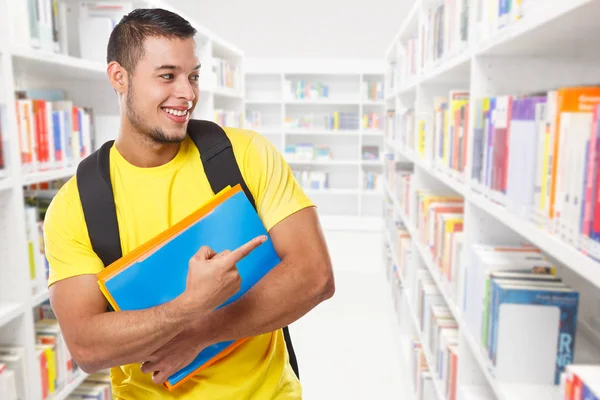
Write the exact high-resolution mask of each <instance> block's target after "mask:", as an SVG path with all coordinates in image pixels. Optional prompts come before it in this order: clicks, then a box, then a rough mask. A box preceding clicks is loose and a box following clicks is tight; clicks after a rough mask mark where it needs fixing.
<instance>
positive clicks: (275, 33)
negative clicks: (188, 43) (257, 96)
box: [168, 0, 414, 57]
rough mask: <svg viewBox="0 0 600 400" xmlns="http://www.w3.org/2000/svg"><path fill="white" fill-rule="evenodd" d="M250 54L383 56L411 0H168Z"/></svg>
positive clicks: (253, 55) (270, 55) (252, 55)
mask: <svg viewBox="0 0 600 400" xmlns="http://www.w3.org/2000/svg"><path fill="white" fill-rule="evenodd" d="M168 1H169V2H170V3H171V4H172V5H173V6H174V7H176V8H177V9H180V10H181V11H182V12H185V13H186V14H188V15H189V16H190V18H193V19H194V20H196V21H197V22H198V23H200V24H202V25H204V26H205V27H206V28H208V29H210V30H212V31H214V32H215V33H217V34H218V35H219V36H221V37H223V38H224V39H225V40H227V41H229V42H231V43H233V44H234V45H236V46H237V47H239V48H241V49H242V50H243V51H244V53H245V54H246V56H249V57H384V55H385V51H386V49H387V47H388V46H389V44H390V43H391V42H392V40H393V38H394V35H395V34H396V32H397V31H398V29H399V28H400V23H401V22H402V20H403V19H404V16H405V15H406V13H407V12H408V9H409V8H410V5H412V3H413V2H414V0H368V1H366V0H358V1H356V0H354V1H356V2H355V3H351V2H350V1H348V0H302V1H289V0H287V1H286V0H202V1H191V0H168Z"/></svg>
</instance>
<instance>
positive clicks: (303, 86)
mask: <svg viewBox="0 0 600 400" xmlns="http://www.w3.org/2000/svg"><path fill="white" fill-rule="evenodd" d="M283 93H284V95H285V99H286V100H319V99H328V98H329V85H327V84H324V83H322V82H308V81H306V80H305V79H299V80H297V81H296V82H292V81H291V80H289V79H286V80H285V81H284V83H283Z"/></svg>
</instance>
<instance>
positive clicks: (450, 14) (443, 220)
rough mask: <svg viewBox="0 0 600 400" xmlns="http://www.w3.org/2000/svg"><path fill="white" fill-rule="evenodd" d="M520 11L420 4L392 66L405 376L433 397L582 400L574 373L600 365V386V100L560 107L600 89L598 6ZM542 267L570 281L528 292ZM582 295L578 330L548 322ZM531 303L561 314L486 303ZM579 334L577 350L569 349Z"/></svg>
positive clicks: (389, 161) (394, 234)
mask: <svg viewBox="0 0 600 400" xmlns="http://www.w3.org/2000/svg"><path fill="white" fill-rule="evenodd" d="M511 4H512V5H511V7H508V8H504V6H503V5H506V2H502V1H496V0H473V1H466V0H458V1H453V2H444V1H420V0H417V1H415V2H414V5H413V7H412V8H411V10H410V12H409V13H408V14H407V16H406V17H405V19H404V20H403V21H402V23H401V24H400V27H399V31H398V34H397V35H396V36H395V38H394V39H393V41H392V43H391V44H390V45H389V47H388V50H387V52H386V54H385V56H384V57H385V61H386V70H385V82H386V85H385V86H386V87H385V90H386V98H385V101H386V113H387V114H386V128H385V129H386V133H385V138H384V144H385V147H386V151H385V157H384V175H385V182H384V185H385V188H384V196H385V201H384V235H383V237H384V244H383V250H384V254H385V257H386V260H387V269H388V278H389V282H390V289H391V292H392V296H393V299H394V304H395V305H396V311H397V314H398V318H399V320H400V325H401V327H402V330H403V331H402V334H401V336H400V339H399V340H400V342H401V343H402V346H401V347H402V352H403V356H404V359H405V360H406V368H407V371H409V372H410V374H411V377H412V378H413V382H412V383H413V387H412V389H413V392H415V393H416V392H417V391H418V392H419V393H418V394H419V395H421V396H423V397H422V398H424V399H431V400H442V399H471V398H473V399H490V400H509V399H510V400H519V399H528V400H529V399H540V400H541V399H544V400H546V399H549V400H559V399H563V398H564V399H567V398H568V399H570V398H571V397H569V396H565V395H564V393H563V390H564V388H565V379H566V378H567V374H566V373H564V372H565V371H566V370H567V369H568V370H575V371H577V367H579V364H591V365H593V366H596V369H595V370H594V371H596V372H595V373H596V375H591V376H595V378H596V380H597V378H598V377H599V376H600V375H597V371H598V368H597V366H598V365H600V318H598V313H597V310H598V306H599V305H600V258H599V257H598V255H597V249H596V245H595V239H594V236H592V235H593V232H594V227H593V224H594V221H595V218H596V215H595V208H594V205H593V204H594V203H591V202H592V201H593V199H594V198H595V195H593V193H595V191H596V187H597V184H596V176H597V171H596V167H595V165H596V161H595V160H596V156H595V155H593V154H594V153H591V152H592V151H597V150H595V149H596V148H597V146H595V145H594V143H595V140H596V135H595V133H596V129H597V123H596V120H597V116H596V113H597V108H598V107H597V104H598V102H600V99H599V98H598V97H595V92H594V90H593V89H589V90H588V91H587V92H584V93H583V94H581V93H577V92H576V94H575V95H572V96H571V97H574V98H576V99H577V101H578V102H579V103H577V102H576V104H578V107H579V108H578V109H577V110H576V111H571V110H570V109H567V108H565V107H566V106H562V104H563V103H560V105H557V106H555V105H554V104H556V103H553V101H554V100H553V99H554V97H553V96H557V97H556V98H559V96H560V98H568V91H561V90H559V89H562V88H565V87H574V86H597V85H598V82H600V74H599V73H598V70H597V68H595V67H594V65H597V61H598V60H600V53H599V52H598V50H597V49H598V47H597V43H596V41H595V39H590V38H594V37H597V34H598V33H600V28H599V27H598V25H597V23H596V21H597V18H598V17H599V16H600V2H598V1H589V0H581V1H580V0H576V1H569V2H542V1H536V0H531V1H523V2H512V3H511ZM436 33H437V34H436ZM579 90H581V89H579ZM555 92H556V94H554V93H555ZM572 92H575V90H574V89H572ZM586 97H587V98H586ZM540 98H542V99H540ZM557 101H558V100H557ZM536 102H537V104H536ZM564 104H567V103H566V100H565V101H564ZM580 104H584V106H581V105H580ZM588 104H590V105H588ZM560 107H562V108H560ZM557 110H560V111H557ZM558 115H560V116H561V117H560V118H561V119H560V120H558V122H557V116H558ZM563 115H564V116H563ZM575 124H578V125H575ZM554 126H557V127H559V128H557V129H558V132H559V133H560V136H559V135H558V134H554V135H556V136H551V135H552V132H555V130H554ZM562 135H568V137H569V141H566V140H565V139H564V137H565V136H562ZM557 137H558V138H560V137H563V139H556V140H557V141H556V144H557V146H556V148H555V147H554V146H553V145H554V141H553V140H555V138H557ZM558 140H561V141H560V142H559V141H558ZM540 149H545V150H543V151H540ZM556 149H558V150H556ZM590 153H591V154H592V155H593V156H590ZM549 157H553V159H549ZM590 157H591V158H590ZM552 160H555V161H554V164H555V165H554V164H553V162H552ZM552 181H556V183H552ZM554 187H555V188H556V192H557V193H558V194H557V195H556V198H555V199H554V198H553V199H552V200H550V198H551V193H552V191H553V188H554ZM588 193H590V194H588ZM590 196H594V197H590ZM586 204H589V205H588V206H587V207H586ZM552 208H554V209H555V212H554V213H553V214H552V213H551V212H550V211H549V210H550V209H552ZM586 209H587V210H591V211H586ZM586 226H587V227H588V228H587V229H588V230H587V231H586V230H585V229H586V228H585V227H586ZM485 246H487V247H485ZM501 249H502V250H501ZM524 253H527V254H529V256H527V257H531V258H524V256H523V254H524ZM531 260H535V261H531ZM532 262H535V263H536V264H535V265H536V266H537V267H538V268H540V269H550V268H551V267H552V268H554V269H555V272H554V274H555V276H556V277H558V278H559V279H560V282H558V283H552V284H542V283H540V279H542V278H541V277H540V276H536V277H535V278H531V279H535V281H531V280H527V281H525V280H524V279H525V278H526V277H525V275H524V273H525V272H526V271H532V269H531V268H532V267H531V266H532V265H533V264H531V263H532ZM507 269H508V270H511V269H512V270H518V271H520V272H519V273H520V274H521V275H518V276H512V277H508V275H506V273H505V272H501V271H506V270H507ZM536 271H537V272H538V273H539V271H540V270H536ZM488 273H493V275H489V276H488V275H487V274H488ZM503 274H504V275H503ZM490 276H491V278H489V277H490ZM546 277H547V278H549V279H552V280H555V278H552V277H551V276H546ZM503 279H504V280H503ZM527 279H530V276H529V275H528V276H527ZM487 282H490V283H489V284H490V285H491V286H489V287H488V288H487V289H486V284H488V283H487ZM532 282H535V283H532ZM542 289H543V290H542ZM511 290H512V292H511ZM488 291H489V292H488ZM572 291H574V292H576V293H578V296H579V297H578V301H577V307H576V309H577V314H576V318H575V317H574V314H573V313H570V312H567V311H566V310H567V309H568V308H567V306H566V303H560V304H561V305H560V307H561V310H562V316H563V317H565V316H566V315H570V316H571V318H570V319H569V320H566V321H565V320H563V321H562V322H560V321H561V320H560V319H559V317H560V314H559V313H556V314H555V315H554V316H553V317H550V316H549V314H547V313H549V311H548V310H558V307H559V306H558V304H559V301H561V302H563V301H566V300H565V299H566V298H567V297H566V296H568V295H570V293H571V292H572ZM517 292H519V293H521V294H522V293H541V294H538V297H537V299H540V298H542V297H543V298H544V299H545V300H548V301H549V302H550V303H552V302H554V303H553V304H555V307H548V306H547V305H548V303H544V302H543V301H541V300H535V301H541V303H540V304H541V305H539V306H537V308H536V313H535V314H530V312H531V310H533V308H532V307H533V306H532V305H531V302H532V301H534V300H531V299H529V300H528V301H525V302H524V303H522V305H519V306H518V307H517V308H515V309H516V310H519V313H520V314H515V315H516V317H515V315H513V316H511V314H510V312H511V311H510V310H512V309H511V308H510V307H505V305H506V304H505V303H504V302H506V301H508V300H506V299H507V298H508V297H496V299H497V300H498V301H500V303H492V302H491V299H490V303H488V302H487V300H486V298H487V297H486V296H487V294H486V293H489V296H492V298H494V297H493V296H495V294H497V295H498V296H500V294H498V293H502V296H509V294H510V293H517ZM507 293H509V294H507ZM565 293H568V294H565ZM549 299H551V300H549ZM488 304H489V308H488ZM425 307H427V308H425ZM500 310H503V311H500ZM488 312H489V314H488ZM552 312H554V311H552ZM526 316H530V317H529V318H526ZM513 317H514V318H515V319H511V318H513ZM519 318H520V319H519ZM515 321H520V324H517V325H511V324H515ZM544 324H549V325H547V326H548V327H547V328H546V329H545V330H544V331H543V333H540V334H539V335H535V336H534V334H533V333H531V332H535V330H536V329H541V328H539V327H540V326H543V325H544ZM559 327H562V328H560V329H562V330H561V331H560V332H561V335H559ZM573 327H574V331H575V335H574V337H573V340H574V345H573V343H572V342H571V341H569V343H568V344H567V343H566V341H562V340H565V339H569V338H571V336H569V335H570V334H567V333H566V331H565V330H566V329H572V328H573ZM509 328H510V329H509ZM554 340H556V341H554ZM519 346H521V347H519ZM419 348H420V349H419ZM516 349H520V351H517V350H516ZM509 358H510V359H509ZM565 366H566V368H565ZM563 368H565V369H563ZM557 371H558V373H557ZM584 372H586V371H583V372H582V376H586V374H585V373H584ZM589 376H590V375H587V382H584V384H587V385H588V386H589V385H590V384H592V383H593V381H592V380H591V378H589ZM596 395H598V394H596ZM417 397H418V396H417ZM418 398H420V397H418Z"/></svg>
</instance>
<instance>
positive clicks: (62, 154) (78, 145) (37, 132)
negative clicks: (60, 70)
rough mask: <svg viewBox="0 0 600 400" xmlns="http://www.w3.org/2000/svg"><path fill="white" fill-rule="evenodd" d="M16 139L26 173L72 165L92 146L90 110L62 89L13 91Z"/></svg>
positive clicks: (86, 153) (91, 115) (88, 151)
mask: <svg viewBox="0 0 600 400" xmlns="http://www.w3.org/2000/svg"><path fill="white" fill-rule="evenodd" d="M16 97H17V100H16V103H15V107H16V112H17V130H18V142H19V148H20V153H21V154H20V157H21V165H22V168H23V171H24V172H26V173H30V172H38V171H47V170H52V169H60V168H66V167H70V166H75V165H77V164H78V163H79V161H80V160H82V159H83V158H84V157H86V156H87V155H88V154H90V152H91V149H92V137H93V135H92V129H93V112H92V110H91V109H89V108H86V107H80V106H77V105H76V104H74V103H73V102H72V101H70V100H65V95H64V92H63V91H61V90H27V91H19V92H17V93H16Z"/></svg>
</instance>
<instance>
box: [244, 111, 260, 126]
mask: <svg viewBox="0 0 600 400" xmlns="http://www.w3.org/2000/svg"><path fill="white" fill-rule="evenodd" d="M245 117H246V122H245V124H244V127H245V128H247V129H258V128H260V127H261V126H262V112H260V111H256V110H247V111H246V115H245Z"/></svg>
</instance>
